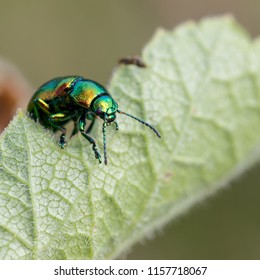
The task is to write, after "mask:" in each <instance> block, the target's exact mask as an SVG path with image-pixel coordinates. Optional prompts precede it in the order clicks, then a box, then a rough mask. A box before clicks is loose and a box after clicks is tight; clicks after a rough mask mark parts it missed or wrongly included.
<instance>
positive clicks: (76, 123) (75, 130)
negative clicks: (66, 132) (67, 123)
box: [70, 119, 79, 138]
mask: <svg viewBox="0 0 260 280" xmlns="http://www.w3.org/2000/svg"><path fill="white" fill-rule="evenodd" d="M73 122H74V128H73V131H72V133H71V135H70V138H71V137H72V136H74V135H75V134H77V133H78V132H79V127H78V124H79V120H78V119H73Z"/></svg>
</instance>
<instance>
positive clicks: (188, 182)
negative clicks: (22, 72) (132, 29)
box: [0, 17, 260, 259]
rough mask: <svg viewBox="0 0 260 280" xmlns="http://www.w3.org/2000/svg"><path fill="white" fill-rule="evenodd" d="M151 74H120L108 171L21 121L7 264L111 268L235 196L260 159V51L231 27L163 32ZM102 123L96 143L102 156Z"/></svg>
mask: <svg viewBox="0 0 260 280" xmlns="http://www.w3.org/2000/svg"><path fill="white" fill-rule="evenodd" d="M142 58H143V60H144V62H145V63H146V64H147V67H146V68H138V67H136V66H134V65H130V66H125V65H121V66H119V67H118V69H117V70H116V72H115V73H114V75H113V78H112V81H111V83H110V88H109V90H110V92H111V94H112V95H113V96H114V98H115V99H116V100H117V102H118V104H119V108H120V109H121V110H122V111H126V112H129V113H131V114H133V115H135V116H137V117H140V118H142V119H144V120H146V121H148V122H149V123H151V124H153V125H154V126H155V127H156V128H158V130H159V131H160V133H161V135H162V139H158V138H157V137H156V136H155V134H154V133H153V132H152V131H151V130H150V129H149V128H147V127H144V126H142V125H141V124H140V123H138V122H135V121H134V120H132V119H130V118H128V117H126V116H123V115H119V116H118V123H119V127H120V129H119V131H118V132H116V131H115V129H114V127H113V126H112V127H108V129H107V138H108V140H107V141H108V143H107V147H108V160H109V162H108V166H105V165H104V164H101V165H99V164H98V162H97V160H96V159H95V158H94V155H93V152H92V149H91V146H90V145H89V144H88V142H87V141H86V140H84V138H83V137H81V136H80V135H79V136H76V137H74V138H73V139H72V140H71V141H70V142H69V144H68V146H67V147H66V149H65V150H60V149H59V147H58V145H57V139H55V138H54V137H53V134H52V133H51V132H48V131H46V130H44V129H43V128H42V126H40V125H39V124H36V123H34V122H33V121H32V120H30V119H29V118H28V117H26V116H25V115H24V113H22V112H19V113H18V115H17V116H16V117H15V118H14V120H13V121H12V123H11V124H10V125H9V127H8V128H7V129H6V131H5V132H4V133H3V135H2V136H1V140H0V215H1V219H0V258H2V259H104V258H113V257H116V256H118V255H119V254H120V253H121V252H122V251H123V250H125V249H126V248H128V247H129V246H130V245H131V244H133V243H134V242H136V241H138V240H140V239H141V238H143V237H145V236H147V235H148V234H150V233H151V232H152V231H153V230H154V229H155V228H158V227H161V226H162V225H163V224H164V223H166V222H167V221H169V220H170V219H172V218H174V217H176V216H178V215H180V214H182V213H184V212H185V210H186V209H188V208H189V207H190V206H191V205H194V204H195V203H197V202H198V201H200V200H203V199H205V198H206V197H207V196H208V195H210V194H212V193H214V192H215V191H216V190H218V189H220V188H221V187H224V186H226V185H227V183H228V181H230V179H232V178H234V177H236V176H238V175H239V174H240V173H241V172H242V171H243V170H245V169H246V168H249V167H250V166H252V165H253V164H254V162H255V161H256V160H258V158H259V144H260V42H259V41H256V42H253V43H252V42H251V40H250V38H249V37H248V35H247V34H246V33H245V32H244V31H243V30H242V29H241V28H240V27H239V26H238V25H237V24H236V22H234V20H233V19H232V18H229V17H224V18H219V19H216V18H215V19H206V20H203V21H201V22H200V23H199V24H195V23H187V24H184V25H182V26H180V27H178V28H177V29H176V30H174V31H173V32H167V31H164V30H158V31H157V33H156V35H155V36H154V38H153V39H152V41H151V42H150V43H149V44H148V45H147V46H146V47H145V49H144V52H143V56H142ZM101 129H102V122H98V124H97V125H96V126H95V128H94V132H93V135H94V136H95V138H96V139H97V140H98V143H99V147H100V149H101V148H102V133H101Z"/></svg>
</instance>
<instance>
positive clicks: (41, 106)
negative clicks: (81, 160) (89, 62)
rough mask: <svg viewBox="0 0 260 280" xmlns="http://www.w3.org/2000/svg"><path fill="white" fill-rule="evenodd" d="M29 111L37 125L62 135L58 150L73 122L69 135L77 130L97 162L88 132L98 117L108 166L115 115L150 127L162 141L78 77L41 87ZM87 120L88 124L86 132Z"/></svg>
mask: <svg viewBox="0 0 260 280" xmlns="http://www.w3.org/2000/svg"><path fill="white" fill-rule="evenodd" d="M28 112H29V114H30V116H31V117H32V118H33V119H34V120H35V121H38V122H40V123H41V124H42V125H43V126H44V127H47V128H51V129H52V130H53V131H61V132H62V134H61V136H60V141H59V145H60V147H61V148H64V146H65V145H66V128H65V127H64V125H65V124H66V123H67V122H69V121H71V120H72V121H73V122H74V129H73V132H72V135H71V136H73V135H75V134H76V133H77V132H78V131H80V133H81V135H82V136H83V137H85V138H86V139H87V140H88V141H89V143H90V144H92V149H93V151H94V154H95V157H96V158H97V159H98V160H99V162H100V163H101V156H100V153H99V151H98V148H97V144H96V141H95V140H94V138H93V137H92V136H91V135H90V131H91V129H92V127H93V125H94V122H95V119H96V118H97V117H99V118H101V119H102V120H103V121H104V122H103V127H102V132H103V145H104V159H105V164H107V152H106V127H107V126H108V125H110V124H111V123H114V124H115V126H116V129H118V124H117V122H116V113H119V114H124V115H126V116H128V117H131V118H133V119H135V120H137V121H139V122H140V123H142V124H144V125H146V126H148V127H149V128H151V129H152V130H153V131H154V132H155V133H156V135H157V136H158V137H159V138H161V136H160V134H159V132H158V131H157V130H156V129H155V128H154V127H152V126H151V125H150V124H148V123H147V122H145V121H143V120H141V119H139V118H137V117H135V116H132V115H130V114H128V113H125V112H122V111H121V110H119V109H118V105H117V103H116V101H115V100H114V99H113V98H112V96H111V95H110V94H109V93H108V91H107V90H106V89H105V88H104V87H103V86H102V85H101V84H99V83H97V82H95V81H92V80H88V79H85V78H83V77H80V76H67V77H59V78H55V79H53V80H50V81H48V82H46V83H45V84H43V85H42V86H41V87H40V88H39V89H38V90H37V91H36V92H35V93H34V95H33V96H32V98H31V100H30V102H29V104H28ZM86 120H89V121H90V124H89V126H88V128H87V129H86Z"/></svg>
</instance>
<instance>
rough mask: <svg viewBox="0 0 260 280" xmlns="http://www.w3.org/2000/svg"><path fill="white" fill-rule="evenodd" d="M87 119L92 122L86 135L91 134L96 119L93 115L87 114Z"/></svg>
mask: <svg viewBox="0 0 260 280" xmlns="http://www.w3.org/2000/svg"><path fill="white" fill-rule="evenodd" d="M86 119H87V120H89V121H90V124H89V126H88V127H87V130H86V133H87V134H89V133H90V132H91V130H92V128H93V125H94V123H95V120H96V117H95V115H94V114H92V113H87V114H86Z"/></svg>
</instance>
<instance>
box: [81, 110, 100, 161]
mask: <svg viewBox="0 0 260 280" xmlns="http://www.w3.org/2000/svg"><path fill="white" fill-rule="evenodd" d="M85 127H86V114H85V113H84V114H83V115H82V116H81V118H80V120H79V131H80V133H81V134H82V136H83V137H84V138H86V139H87V140H88V142H89V143H90V144H92V149H93V151H94V154H95V157H96V158H97V159H98V161H99V163H101V155H100V153H99V151H98V148H97V143H96V141H95V139H94V138H92V137H91V136H90V135H89V134H87V133H86V132H85Z"/></svg>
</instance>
